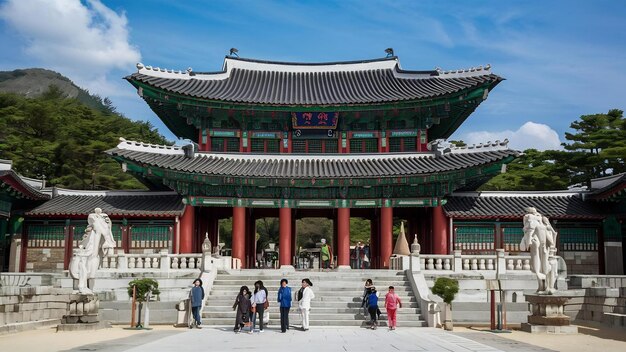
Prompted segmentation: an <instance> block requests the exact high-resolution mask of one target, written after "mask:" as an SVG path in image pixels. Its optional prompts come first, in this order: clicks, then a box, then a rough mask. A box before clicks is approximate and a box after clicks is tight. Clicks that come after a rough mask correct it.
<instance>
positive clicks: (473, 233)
mask: <svg viewBox="0 0 626 352" xmlns="http://www.w3.org/2000/svg"><path fill="white" fill-rule="evenodd" d="M494 235H495V229H494V227H493V226H455V228H454V249H460V250H462V251H464V252H467V253H483V252H487V253H491V252H493V251H494V247H495V237H494Z"/></svg>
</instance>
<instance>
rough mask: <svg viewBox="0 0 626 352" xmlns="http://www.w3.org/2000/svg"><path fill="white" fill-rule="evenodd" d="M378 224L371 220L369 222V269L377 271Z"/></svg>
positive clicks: (376, 221)
mask: <svg viewBox="0 0 626 352" xmlns="http://www.w3.org/2000/svg"><path fill="white" fill-rule="evenodd" d="M379 224H380V222H379V221H378V218H377V217H376V218H373V219H372V220H371V222H370V242H369V244H370V257H369V260H370V269H378V231H379V230H380V229H379V226H378V225H379Z"/></svg>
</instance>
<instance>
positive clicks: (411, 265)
mask: <svg viewBox="0 0 626 352" xmlns="http://www.w3.org/2000/svg"><path fill="white" fill-rule="evenodd" d="M390 269H392V270H413V271H425V272H428V271H432V272H435V271H436V272H441V273H446V272H450V273H460V272H463V271H481V272H493V273H496V272H498V273H500V274H504V273H507V272H509V273H515V272H519V273H527V272H528V271H530V256H529V255H523V256H518V255H516V256H509V255H507V254H506V253H505V252H504V250H502V249H497V250H496V254H493V255H478V254H462V252H461V251H460V250H456V251H454V253H453V254H449V255H442V254H420V255H414V256H395V257H392V258H391V260H390Z"/></svg>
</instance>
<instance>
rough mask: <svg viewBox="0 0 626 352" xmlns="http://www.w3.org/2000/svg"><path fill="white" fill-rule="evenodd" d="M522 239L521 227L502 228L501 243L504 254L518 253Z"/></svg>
mask: <svg viewBox="0 0 626 352" xmlns="http://www.w3.org/2000/svg"><path fill="white" fill-rule="evenodd" d="M522 237H524V230H523V229H522V227H503V228H502V243H503V246H504V247H503V248H504V251H505V252H519V251H520V249H519V243H520V242H521V241H522Z"/></svg>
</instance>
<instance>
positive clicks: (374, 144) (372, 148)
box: [350, 138, 378, 153]
mask: <svg viewBox="0 0 626 352" xmlns="http://www.w3.org/2000/svg"><path fill="white" fill-rule="evenodd" d="M377 152H378V139H376V138H364V139H359V138H357V139H351V140H350V153H377Z"/></svg>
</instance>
